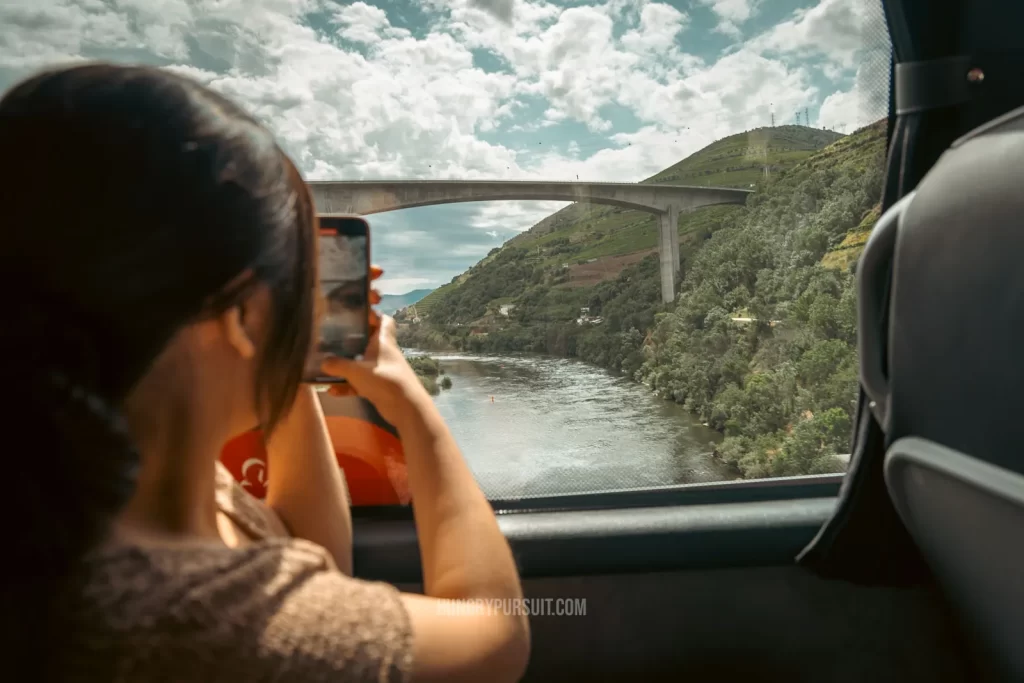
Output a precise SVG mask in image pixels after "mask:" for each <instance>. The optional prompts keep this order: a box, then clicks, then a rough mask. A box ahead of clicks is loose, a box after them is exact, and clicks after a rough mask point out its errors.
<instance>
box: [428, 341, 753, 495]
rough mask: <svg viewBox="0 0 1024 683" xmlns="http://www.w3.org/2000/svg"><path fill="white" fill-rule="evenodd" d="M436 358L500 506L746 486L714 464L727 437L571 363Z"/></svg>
mask: <svg viewBox="0 0 1024 683" xmlns="http://www.w3.org/2000/svg"><path fill="white" fill-rule="evenodd" d="M414 353H416V352H412V353H410V355H412V354H414ZM430 355H431V356H432V357H433V358H436V359H437V360H438V361H440V363H441V368H442V369H443V370H444V372H445V374H446V375H448V376H449V377H451V379H452V384H453V386H452V388H451V389H449V390H447V391H442V392H441V394H440V395H439V396H437V397H436V399H435V401H436V403H437V406H438V409H439V410H440V411H441V413H442V415H444V418H445V420H447V422H448V424H449V425H450V427H451V429H452V431H453V432H454V434H455V438H456V440H457V441H458V443H459V446H460V447H461V448H462V451H463V453H464V454H465V456H466V459H467V461H468V462H469V464H470V467H471V468H472V470H473V472H474V474H475V475H476V477H477V480H478V481H479V482H480V485H481V487H482V488H483V489H484V491H485V492H486V493H487V495H488V497H490V498H521V497H532V496H543V495H558V494H565V493H582V492H595V491H609V490H621V489H631V488H650V487H653V486H665V485H671V484H688V483H695V482H707V481H722V480H731V479H736V478H738V475H737V473H736V472H734V471H732V470H731V469H730V468H728V467H727V466H725V465H724V464H723V463H721V462H719V461H717V460H715V459H714V458H712V457H711V449H712V447H713V445H714V443H715V442H717V441H719V440H720V439H721V436H720V435H719V434H718V433H717V432H715V431H714V430H711V429H708V428H707V427H704V426H702V425H701V424H700V423H698V422H697V421H696V420H695V418H694V417H693V416H692V415H691V414H690V413H688V412H686V411H685V410H684V409H683V408H682V407H681V406H679V405H676V404H674V403H672V402H670V401H664V400H661V399H659V398H658V397H657V396H655V395H653V394H652V393H651V392H650V391H649V390H647V389H646V388H645V387H643V386H642V385H639V384H636V383H634V382H631V381H629V380H627V379H624V378H621V377H615V376H613V375H611V374H610V373H608V372H606V371H604V370H601V369H599V368H595V367H593V366H589V365H586V364H584V363H580V362H577V361H572V360H567V359H562V358H548V357H540V356H477V355H469V354H438V353H431V354H430ZM491 397H493V399H494V400H493V403H492V401H491Z"/></svg>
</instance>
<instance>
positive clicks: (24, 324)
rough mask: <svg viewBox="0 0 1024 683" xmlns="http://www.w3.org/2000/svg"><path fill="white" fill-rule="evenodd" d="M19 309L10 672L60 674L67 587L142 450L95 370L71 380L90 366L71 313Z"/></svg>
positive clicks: (10, 469)
mask: <svg viewBox="0 0 1024 683" xmlns="http://www.w3.org/2000/svg"><path fill="white" fill-rule="evenodd" d="M7 291H8V292H9V293H10V294H9V295H10V296H12V297H17V296H18V292H17V290H14V291H12V290H7ZM12 308H13V309H19V308H20V309H21V311H20V313H22V315H18V314H17V313H18V311H16V310H15V311H11V310H8V313H12V312H13V313H14V315H13V318H11V317H9V318H8V325H11V327H10V328H9V329H10V332H9V333H5V334H4V335H2V336H0V383H2V385H3V390H4V391H5V393H6V394H7V400H6V401H4V403H5V404H6V407H4V408H3V409H2V411H0V415H3V418H2V419H0V425H2V428H3V429H2V432H3V434H4V440H5V442H6V448H5V449H4V450H5V451H6V453H5V457H6V463H5V467H4V468H3V474H4V476H3V479H2V480H0V481H2V483H0V486H2V490H0V501H2V502H0V506H2V507H0V510H2V511H3V520H4V522H5V523H6V524H7V525H8V528H9V529H11V531H12V533H10V534H9V535H8V538H10V539H11V541H9V545H8V547H7V550H8V553H7V557H8V560H7V561H6V562H4V563H3V570H2V576H0V581H2V587H0V598H2V599H0V639H2V640H0V642H3V643H4V645H3V648H2V649H3V650H4V651H6V656H5V659H6V661H5V666H8V667H9V668H11V670H14V671H26V672H28V671H31V672H33V674H32V677H33V678H34V679H36V680H49V679H58V678H59V676H58V675H57V672H58V671H59V669H58V667H59V665H60V662H59V657H60V655H59V653H60V652H62V650H63V648H61V647H60V646H59V645H58V643H59V642H60V640H61V637H62V636H63V635H66V634H65V633H64V632H63V629H61V624H60V621H61V620H60V618H59V616H60V615H61V613H62V611H63V610H64V609H65V608H66V607H67V606H68V605H67V604H66V597H67V595H68V594H67V592H66V590H65V589H66V587H68V585H69V583H70V582H71V580H72V579H73V577H74V575H75V570H76V568H77V565H78V563H79V561H80V560H81V558H82V556H83V555H84V554H85V553H86V552H88V551H89V549H90V548H92V547H93V546H94V545H95V544H96V543H98V542H99V541H100V540H102V538H103V537H104V535H105V534H106V532H107V531H108V529H109V527H110V524H111V522H112V520H113V519H114V517H115V516H116V515H117V514H118V512H119V511H120V510H121V509H122V508H123V507H124V505H125V504H126V503H127V502H128V500H129V498H130V497H131V495H132V492H133V490H134V486H135V481H136V475H137V470H138V467H139V456H138V453H137V451H136V449H135V448H134V446H133V445H132V443H131V439H130V437H129V434H128V430H127V426H126V424H125V420H124V418H123V416H122V415H121V414H120V411H119V410H117V409H116V408H115V407H114V405H113V404H112V402H111V401H109V400H108V399H106V398H104V397H103V395H102V393H100V391H99V390H98V389H92V388H90V386H91V385H92V386H94V385H95V384H94V382H93V381H92V380H93V379H94V378H90V380H88V382H89V383H86V380H84V379H83V380H82V381H76V380H73V379H72V376H73V375H72V374H71V373H72V372H74V373H75V375H77V376H82V377H83V378H84V377H87V376H88V373H89V372H90V371H91V370H93V368H90V367H88V363H85V362H84V361H86V360H87V359H89V358H90V356H91V354H89V353H88V347H85V346H82V345H81V341H82V340H81V339H77V340H74V341H76V342H78V345H77V346H75V345H73V342H72V339H73V337H72V335H71V334H69V332H70V331H71V329H72V327H71V326H69V325H67V324H66V323H68V322H69V321H66V320H62V321H60V322H56V323H55V322H54V321H53V316H52V311H51V318H50V322H49V323H47V321H46V316H45V314H44V311H43V310H40V309H41V308H43V307H38V306H37V307H33V310H31V311H28V312H26V310H25V309H26V306H25V305H21V306H19V305H17V304H16V303H12ZM56 325H61V326H62V327H61V329H55V326H56ZM58 349H60V351H58ZM58 353H60V354H61V355H56V354H58ZM63 367H66V368H68V369H67V370H65V369H61V368H63ZM12 660H13V662H12Z"/></svg>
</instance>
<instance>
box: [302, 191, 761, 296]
mask: <svg viewBox="0 0 1024 683" xmlns="http://www.w3.org/2000/svg"><path fill="white" fill-rule="evenodd" d="M309 185H310V187H311V188H312V190H313V201H314V203H315V205H316V210H317V213H319V214H320V215H323V216H329V215H336V214H350V215H351V214H358V215H363V216H366V215H370V214H374V213H382V212H385V211H396V210H398V209H411V208H413V207H417V206H434V205H437V204H455V203H459V202H488V201H507V200H517V199H518V200H542V201H563V202H590V203H592V204H609V205H611V206H619V207H622V208H626V209H635V210H637V211H646V212H647V213H652V214H654V215H655V216H657V217H658V253H659V257H660V259H661V298H662V300H663V301H664V302H665V303H668V302H670V301H672V300H673V299H675V276H676V275H677V274H678V273H679V230H678V223H679V214H680V213H683V212H688V211H692V210H694V209H696V208H699V207H701V206H712V205H714V204H743V203H745V202H746V201H747V196H748V195H749V194H750V192H751V191H750V190H738V189H733V188H726V187H696V186H687V185H654V184H645V185H639V184H635V183H566V182H538V181H522V180H388V181H384V180H382V181H377V180H372V181H353V182H334V181H318V182H317V181H314V182H311V183H309Z"/></svg>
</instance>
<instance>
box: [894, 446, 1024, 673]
mask: <svg viewBox="0 0 1024 683" xmlns="http://www.w3.org/2000/svg"><path fill="white" fill-rule="evenodd" d="M885 480H886V484H887V485H888V487H889V492H890V494H891V495H892V499H893V501H894V503H895V505H896V509H897V510H898V512H899V514H900V517H901V518H902V519H903V522H904V523H905V524H906V525H907V527H908V529H909V530H910V532H911V533H912V534H913V536H914V539H915V540H916V541H917V544H918V546H919V547H920V548H921V551H922V553H924V555H925V558H926V559H927V561H928V563H929V565H931V567H932V568H933V570H934V572H935V574H936V576H937V577H938V579H939V582H940V583H941V584H942V586H943V587H944V588H945V591H946V593H947V595H948V596H949V598H950V601H951V602H952V603H953V605H954V606H955V607H956V608H957V609H958V611H959V612H960V614H961V615H962V616H963V620H964V622H965V625H966V626H967V627H968V630H969V631H970V632H971V634H972V635H973V636H974V640H976V641H977V643H978V645H979V647H980V648H982V650H983V652H984V653H985V655H987V656H986V659H987V660H988V661H989V663H990V664H991V666H992V668H993V670H994V673H996V674H997V675H998V677H999V678H1000V679H1004V680H1007V681H1021V680H1024V542H1022V541H1024V476H1021V475H1019V474H1017V473H1015V472H1011V471H1009V470H1006V469H1004V468H1001V467H997V466H995V465H991V464H989V463H986V462H982V461H981V460H978V459H977V458H972V457H970V456H967V455H964V454H963V453H960V452H958V451H955V450H953V449H951V448H946V447H945V446H941V445H939V444H937V443H934V442H932V441H928V440H925V439H919V438H915V437H907V438H903V439H899V440H898V441H896V442H895V443H894V444H893V445H892V446H891V447H890V448H889V450H888V452H887V453H886V456H885Z"/></svg>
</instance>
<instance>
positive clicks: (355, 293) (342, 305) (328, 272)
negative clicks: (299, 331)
mask: <svg viewBox="0 0 1024 683" xmlns="http://www.w3.org/2000/svg"><path fill="white" fill-rule="evenodd" d="M319 253H320V257H319V258H320V264H319V265H320V275H319V277H320V296H321V297H323V300H322V301H321V310H322V311H323V315H322V317H321V319H320V338H319V339H318V340H317V344H316V349H315V351H314V352H313V353H312V354H311V357H310V362H309V365H308V367H307V368H306V381H307V382H314V383H318V384H328V383H336V382H339V381H341V380H338V379H337V378H335V377H325V376H323V375H322V374H321V373H320V363H321V362H322V360H323V359H324V357H326V356H341V357H343V358H357V357H359V356H361V355H362V354H363V353H364V352H365V351H366V345H367V343H368V342H369V336H370V226H369V225H368V224H367V222H366V221H365V220H363V219H362V218H357V217H345V218H337V217H326V216H322V217H321V218H320V239H319Z"/></svg>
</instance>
